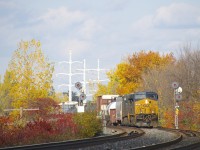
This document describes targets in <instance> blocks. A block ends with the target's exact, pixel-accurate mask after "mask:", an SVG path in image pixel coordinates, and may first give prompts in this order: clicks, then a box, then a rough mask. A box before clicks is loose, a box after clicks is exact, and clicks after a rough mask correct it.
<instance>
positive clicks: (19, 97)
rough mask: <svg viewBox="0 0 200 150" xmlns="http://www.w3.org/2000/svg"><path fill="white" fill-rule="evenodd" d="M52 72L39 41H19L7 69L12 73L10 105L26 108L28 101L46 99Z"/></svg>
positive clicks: (50, 85)
mask: <svg viewBox="0 0 200 150" xmlns="http://www.w3.org/2000/svg"><path fill="white" fill-rule="evenodd" d="M53 70H54V67H53V64H52V63H50V62H49V61H48V59H47V58H45V56H44V54H43V53H42V50H41V44H40V42H39V41H35V40H32V41H21V42H20V43H19V46H18V49H17V50H16V51H15V52H14V54H13V56H12V59H11V61H10V63H9V67H8V71H9V72H12V73H13V77H12V79H11V82H12V84H13V86H12V87H11V89H10V94H11V97H12V98H13V102H12V105H13V106H14V107H15V108H19V107H26V106H27V104H28V102H29V101H30V100H33V99H35V98H42V97H48V94H49V92H50V90H51V87H52V73H53Z"/></svg>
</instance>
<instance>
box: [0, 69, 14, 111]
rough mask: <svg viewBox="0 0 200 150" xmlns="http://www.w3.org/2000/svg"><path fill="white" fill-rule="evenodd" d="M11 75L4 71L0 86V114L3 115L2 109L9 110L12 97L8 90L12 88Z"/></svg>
mask: <svg viewBox="0 0 200 150" xmlns="http://www.w3.org/2000/svg"><path fill="white" fill-rule="evenodd" d="M12 78H13V73H12V72H9V71H6V73H5V75H4V80H3V82H2V83H1V84H0V112H1V113H3V110H4V109H7V108H11V103H12V100H13V99H12V97H11V91H10V89H11V88H12V87H13V86H14V84H13V83H12V82H11V81H12Z"/></svg>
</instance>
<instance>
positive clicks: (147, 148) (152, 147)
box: [130, 130, 183, 150]
mask: <svg viewBox="0 0 200 150" xmlns="http://www.w3.org/2000/svg"><path fill="white" fill-rule="evenodd" d="M169 132H173V133H175V134H176V135H177V137H176V138H175V139H173V140H170V141H168V142H162V143H158V144H155V145H148V146H144V147H139V148H131V149H130V150H155V149H159V148H164V147H168V146H171V145H173V144H176V143H178V142H180V141H181V140H182V138H183V136H182V135H181V134H180V133H179V132H175V131H170V130H169Z"/></svg>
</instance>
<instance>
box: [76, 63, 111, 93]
mask: <svg viewBox="0 0 200 150" xmlns="http://www.w3.org/2000/svg"><path fill="white" fill-rule="evenodd" d="M83 62H84V63H83V69H77V70H81V71H83V90H84V93H85V94H86V84H87V83H89V82H87V81H86V71H97V80H92V81H93V82H97V83H100V82H102V81H107V80H108V79H105V80H100V71H103V70H108V69H100V63H99V59H98V62H97V63H98V64H97V69H86V61H85V59H84V60H83ZM86 95H91V94H86Z"/></svg>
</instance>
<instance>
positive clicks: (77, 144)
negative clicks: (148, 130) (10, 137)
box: [0, 132, 144, 150]
mask: <svg viewBox="0 0 200 150" xmlns="http://www.w3.org/2000/svg"><path fill="white" fill-rule="evenodd" d="M143 134H144V133H134V132H132V133H130V134H128V135H127V133H126V132H122V133H119V134H115V135H107V136H100V137H94V138H87V139H82V140H71V141H63V142H52V143H43V144H34V145H25V146H15V147H5V148H0V150H33V149H34V150H39V149H42V150H64V149H77V148H83V147H89V146H95V145H101V144H104V143H110V142H116V141H120V140H127V139H131V138H136V137H139V136H142V135H143ZM125 135H126V136H125Z"/></svg>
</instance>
